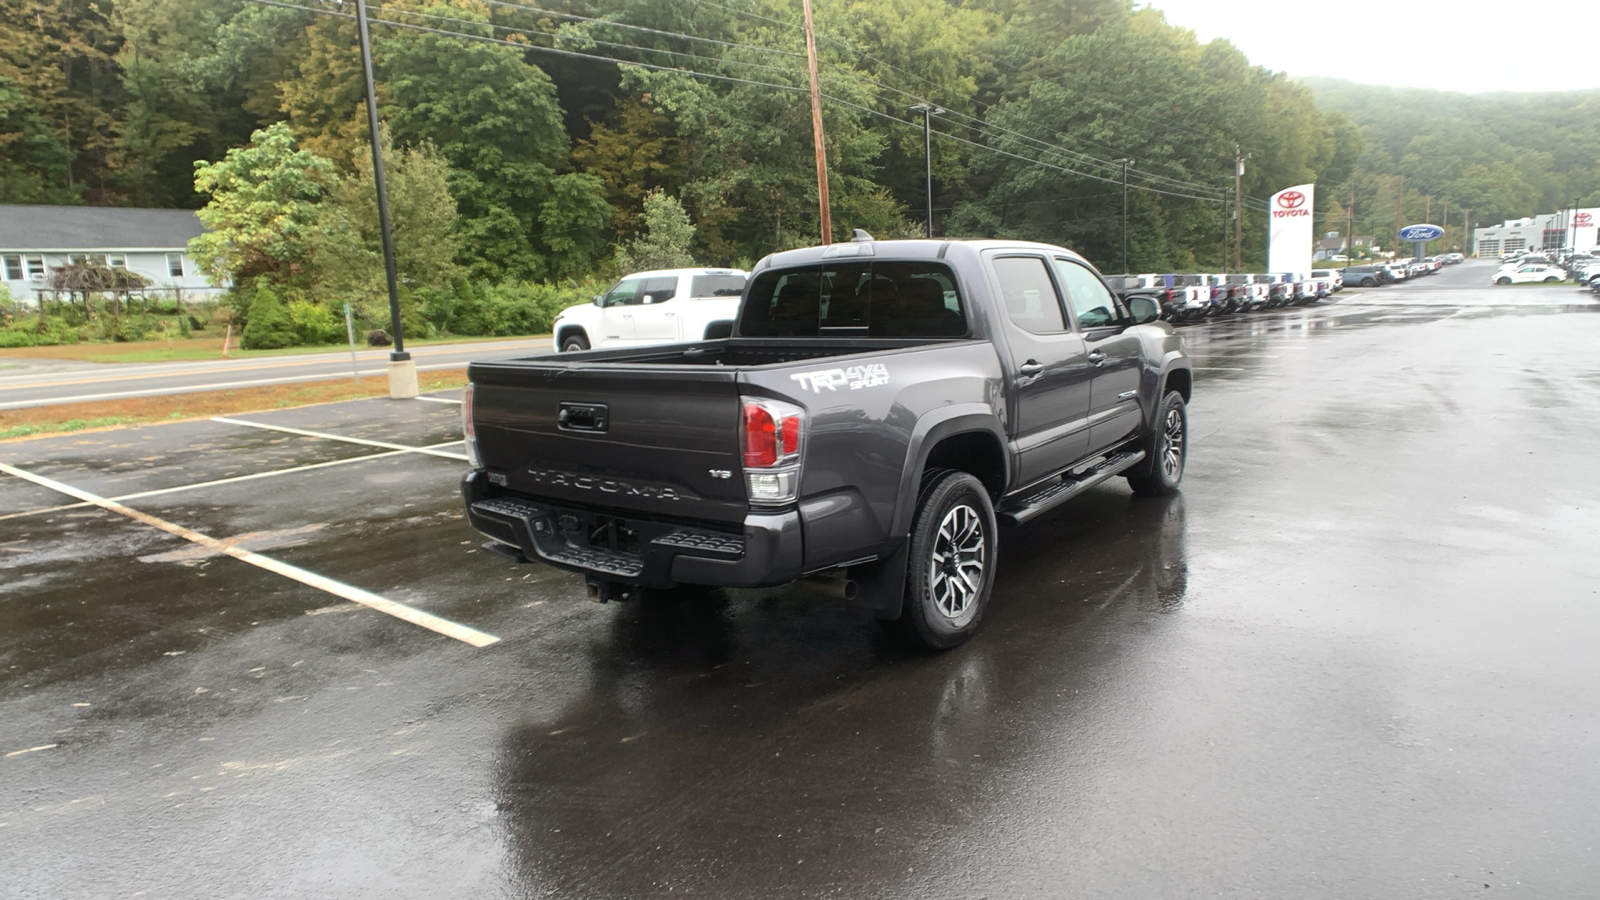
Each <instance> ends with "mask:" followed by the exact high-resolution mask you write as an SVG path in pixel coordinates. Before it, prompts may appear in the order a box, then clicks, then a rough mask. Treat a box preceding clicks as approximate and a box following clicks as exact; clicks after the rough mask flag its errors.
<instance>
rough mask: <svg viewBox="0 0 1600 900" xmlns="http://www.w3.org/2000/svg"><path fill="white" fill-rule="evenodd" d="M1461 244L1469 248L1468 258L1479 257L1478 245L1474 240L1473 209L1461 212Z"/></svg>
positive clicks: (1468, 208) (1469, 208)
mask: <svg viewBox="0 0 1600 900" xmlns="http://www.w3.org/2000/svg"><path fill="white" fill-rule="evenodd" d="M1461 242H1462V244H1463V245H1464V246H1465V247H1466V248H1467V253H1466V255H1467V256H1477V255H1478V244H1477V242H1476V241H1474V240H1473V239H1472V207H1470V206H1469V207H1467V208H1466V209H1463V210H1462V211H1461Z"/></svg>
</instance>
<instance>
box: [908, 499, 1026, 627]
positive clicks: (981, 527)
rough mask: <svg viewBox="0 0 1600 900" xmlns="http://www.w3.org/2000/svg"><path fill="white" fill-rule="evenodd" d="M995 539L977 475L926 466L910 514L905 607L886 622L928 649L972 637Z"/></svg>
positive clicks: (989, 583) (987, 587)
mask: <svg viewBox="0 0 1600 900" xmlns="http://www.w3.org/2000/svg"><path fill="white" fill-rule="evenodd" d="M998 546H999V530H998V527H997V525H996V522H995V517H994V504H993V503H992V502H991V501H990V499H989V492H988V491H987V490H985V489H984V486H983V483H982V482H980V481H979V480H978V479H976V478H974V477H973V476H971V475H969V474H967V473H966V472H948V471H946V472H933V473H929V475H928V476H927V477H926V478H925V479H924V481H923V485H922V490H921V491H920V496H919V498H918V501H917V514H916V517H915V518H914V519H913V520H912V522H911V546H910V548H909V552H908V553H907V557H906V597H905V607H904V609H903V610H902V612H901V614H900V618H898V619H896V620H895V621H894V623H893V626H892V627H893V629H894V630H895V631H897V632H899V633H900V635H901V636H902V637H904V638H906V639H907V640H910V641H912V642H915V643H918V644H921V645H922V646H924V647H927V648H928V649H930V650H948V649H950V648H951V647H955V646H957V645H959V644H961V643H963V642H965V641H966V640H967V638H970V637H972V634H973V632H975V631H977V629H978V622H979V621H981V620H982V619H983V610H984V607H986V606H988V604H989V594H990V592H991V591H992V590H993V588H994V570H995V564H996V562H997V559H996V556H995V551H996V549H997V548H998ZM974 574H975V575H976V577H977V583H976V584H975V585H974V584H973V583H972V580H971V577H972V576H973V575H974Z"/></svg>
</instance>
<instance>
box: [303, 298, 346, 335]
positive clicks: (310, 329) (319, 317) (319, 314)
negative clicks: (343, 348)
mask: <svg viewBox="0 0 1600 900" xmlns="http://www.w3.org/2000/svg"><path fill="white" fill-rule="evenodd" d="M289 321H290V323H292V324H293V326H294V333H295V337H296V339H297V342H298V343H301V344H327V343H331V342H333V341H335V340H337V339H338V338H339V337H340V336H341V335H342V334H343V333H344V323H343V322H341V321H339V317H338V316H335V315H334V314H333V311H332V310H330V309H328V308H327V307H326V306H323V305H322V304H320V303H313V302H312V301H310V300H290V301H289Z"/></svg>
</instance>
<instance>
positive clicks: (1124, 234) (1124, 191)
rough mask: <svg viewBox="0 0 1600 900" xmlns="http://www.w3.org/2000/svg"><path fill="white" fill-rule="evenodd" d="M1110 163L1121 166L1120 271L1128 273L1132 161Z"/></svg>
mask: <svg viewBox="0 0 1600 900" xmlns="http://www.w3.org/2000/svg"><path fill="white" fill-rule="evenodd" d="M1112 162H1114V163H1116V164H1118V165H1120V166H1122V271H1124V272H1126V271H1128V167H1129V166H1131V165H1133V160H1131V159H1128V158H1127V157H1123V158H1122V159H1114V160H1112Z"/></svg>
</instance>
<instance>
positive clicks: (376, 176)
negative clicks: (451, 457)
mask: <svg viewBox="0 0 1600 900" xmlns="http://www.w3.org/2000/svg"><path fill="white" fill-rule="evenodd" d="M356 25H357V28H356V33H357V34H358V35H359V37H360V42H361V74H362V76H363V78H364V79H365V80H366V88H367V129H368V131H370V132H371V136H372V184H373V186H374V187H375V188H377V193H378V232H379V234H380V235H381V236H382V238H383V274H384V278H385V279H386V280H387V281H388V285H389V328H390V330H391V331H392V332H393V334H394V350H393V351H391V352H390V353H389V396H390V397H392V398H394V399H397V400H409V399H411V398H412V397H415V396H417V364H416V363H415V362H414V361H413V360H412V359H411V354H409V353H407V352H406V343H405V335H404V334H403V333H402V331H401V328H400V286H399V284H400V276H399V274H398V273H397V272H396V270H395V264H394V232H393V230H392V229H391V228H390V227H389V192H388V189H387V188H386V187H385V185H384V179H383V146H382V132H381V131H380V129H379V128H378V94H377V92H376V91H375V90H374V89H373V86H372V36H371V35H369V34H368V33H367V0H356Z"/></svg>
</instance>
